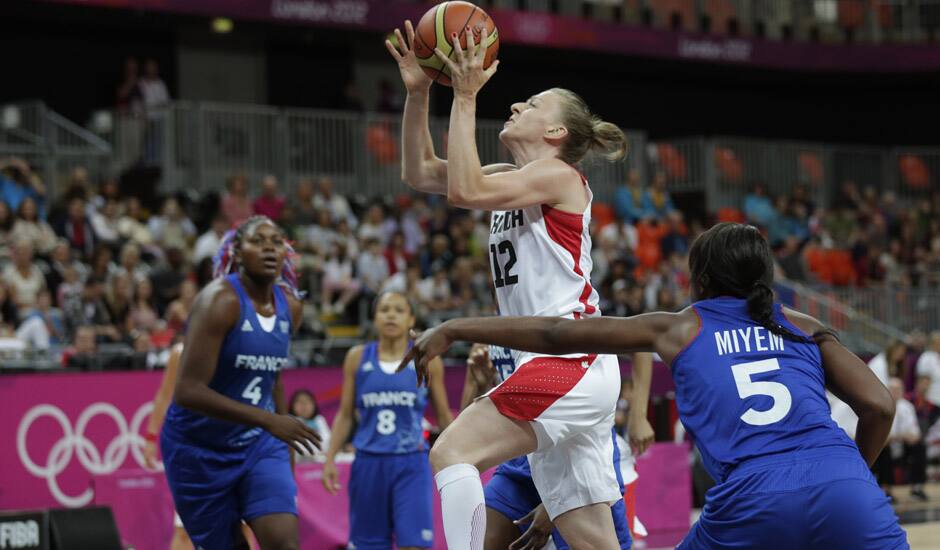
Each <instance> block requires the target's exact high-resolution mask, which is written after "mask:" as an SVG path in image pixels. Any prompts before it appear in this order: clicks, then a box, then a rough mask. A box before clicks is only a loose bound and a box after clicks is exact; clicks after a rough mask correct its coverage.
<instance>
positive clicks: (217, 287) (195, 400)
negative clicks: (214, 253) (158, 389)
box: [173, 280, 320, 454]
mask: <svg viewBox="0 0 940 550" xmlns="http://www.w3.org/2000/svg"><path fill="white" fill-rule="evenodd" d="M192 311H193V313H192V316H191V317H190V320H189V328H188V330H187V331H186V343H185V345H184V347H183V357H182V359H181V361H180V373H179V377H178V378H177V381H176V390H175V392H174V395H173V398H174V400H175V401H176V403H177V404H179V405H180V406H181V407H186V408H187V409H192V410H194V411H196V412H199V413H202V414H204V415H206V416H211V417H213V418H218V419H220V420H226V421H228V422H234V423H237V424H244V425H246V426H257V427H260V428H263V429H264V430H267V431H268V432H270V433H271V435H273V436H274V437H276V438H278V439H280V440H281V441H283V442H285V443H287V444H288V445H290V446H291V447H294V448H296V449H297V450H298V451H301V452H303V453H304V454H313V453H314V452H315V451H316V446H317V445H319V441H320V436H319V435H318V434H317V432H316V431H315V430H313V429H312V428H309V427H307V425H306V424H304V423H303V422H301V421H299V420H297V419H296V418H293V417H291V416H289V415H285V414H276V413H270V412H268V411H266V410H264V409H262V408H260V407H253V406H251V405H246V404H244V403H240V402H238V401H236V400H234V399H230V398H228V397H226V396H224V395H222V394H220V393H219V392H217V391H215V390H213V389H212V388H210V387H209V382H211V381H212V377H213V375H214V374H215V366H216V362H217V361H218V358H219V351H220V350H221V349H222V342H223V341H224V340H225V335H226V334H227V333H228V331H229V330H231V328H232V327H233V326H234V325H235V323H236V322H237V320H238V318H239V316H240V312H241V309H240V304H239V300H238V296H237V295H236V294H235V292H234V291H233V290H232V289H231V287H229V286H228V283H226V282H225V281H221V280H220V281H216V282H214V283H211V284H210V285H209V286H208V287H207V288H205V289H204V290H203V291H201V292H200V293H199V295H198V296H197V297H196V302H195V303H194V304H193V308H192Z"/></svg>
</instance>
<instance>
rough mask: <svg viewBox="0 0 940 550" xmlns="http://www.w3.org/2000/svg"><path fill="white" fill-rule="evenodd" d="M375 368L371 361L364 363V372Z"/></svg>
mask: <svg viewBox="0 0 940 550" xmlns="http://www.w3.org/2000/svg"><path fill="white" fill-rule="evenodd" d="M374 370H375V367H373V366H372V363H371V362H368V363H366V364H365V365H362V372H372V371H374Z"/></svg>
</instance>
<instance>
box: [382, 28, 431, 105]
mask: <svg viewBox="0 0 940 550" xmlns="http://www.w3.org/2000/svg"><path fill="white" fill-rule="evenodd" d="M405 34H406V35H407V36H408V40H407V41H405V37H403V36H402V35H401V31H400V30H398V29H395V42H397V44H392V41H391V40H386V41H385V49H387V50H388V53H390V54H392V57H393V58H394V59H395V62H396V63H398V70H399V72H401V80H402V82H404V83H405V89H406V90H408V91H409V92H420V91H424V90H427V89H428V88H430V87H431V77H429V76H428V75H427V74H426V73H425V72H424V69H422V68H421V65H419V64H418V58H417V57H415V52H414V43H415V29H414V27H413V26H412V25H411V21H405Z"/></svg>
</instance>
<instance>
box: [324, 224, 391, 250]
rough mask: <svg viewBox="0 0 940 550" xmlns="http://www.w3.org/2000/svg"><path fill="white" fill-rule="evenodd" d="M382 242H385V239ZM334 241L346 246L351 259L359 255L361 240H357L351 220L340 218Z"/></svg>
mask: <svg viewBox="0 0 940 550" xmlns="http://www.w3.org/2000/svg"><path fill="white" fill-rule="evenodd" d="M380 240H383V241H384V239H380ZM333 241H334V242H337V243H339V244H341V245H342V246H344V247H345V248H346V253H347V254H349V255H350V257H355V256H358V255H359V239H357V238H356V235H355V234H354V233H353V230H352V227H351V226H350V224H349V220H347V219H345V218H340V219H339V220H338V221H337V222H336V231H335V232H334V234H333Z"/></svg>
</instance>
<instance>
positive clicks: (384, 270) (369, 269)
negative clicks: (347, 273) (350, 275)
mask: <svg viewBox="0 0 940 550" xmlns="http://www.w3.org/2000/svg"><path fill="white" fill-rule="evenodd" d="M356 273H357V276H358V278H359V280H360V281H361V282H362V289H363V291H364V294H365V298H366V299H367V300H371V299H372V297H374V296H375V295H377V294H378V293H379V289H381V288H382V283H384V282H385V279H387V278H388V262H387V261H386V260H385V256H384V255H383V254H382V243H380V242H379V240H378V239H376V238H374V237H370V238H368V239H366V241H365V245H364V246H363V250H362V253H361V254H359V259H358V260H357V262H356Z"/></svg>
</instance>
